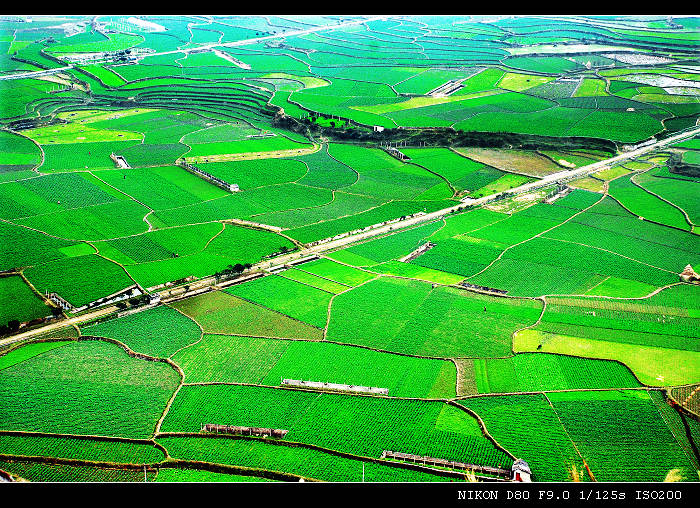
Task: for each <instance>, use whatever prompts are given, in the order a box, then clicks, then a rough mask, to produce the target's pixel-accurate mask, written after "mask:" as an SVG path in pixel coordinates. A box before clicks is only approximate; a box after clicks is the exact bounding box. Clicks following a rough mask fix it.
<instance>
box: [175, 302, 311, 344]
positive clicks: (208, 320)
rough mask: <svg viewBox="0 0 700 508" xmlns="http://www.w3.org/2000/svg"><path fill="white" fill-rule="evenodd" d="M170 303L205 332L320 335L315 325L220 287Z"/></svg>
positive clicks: (296, 335)
mask: <svg viewBox="0 0 700 508" xmlns="http://www.w3.org/2000/svg"><path fill="white" fill-rule="evenodd" d="M172 306H173V307H174V308H175V309H177V310H179V311H180V312H182V313H183V314H185V315H186V316H188V317H190V318H192V319H193V320H195V321H196V322H197V323H198V324H199V325H200V326H201V327H202V329H203V330H204V332H205V333H221V334H232V335H252V336H256V337H288V338H299V339H311V340H313V339H321V338H322V333H321V330H319V329H318V328H315V327H313V326H311V325H309V324H306V323H303V322H301V321H299V320H296V319H292V318H291V317H289V316H286V315H284V314H281V313H279V312H275V311H274V310H271V309H268V308H266V307H263V306H261V305H257V304H255V303H252V302H249V301H247V300H243V299H241V298H236V297H234V296H231V295H229V294H228V293H225V292H223V291H212V292H210V293H206V294H203V295H199V296H195V297H194V298H188V299H187V300H181V301H179V302H176V303H173V304H172Z"/></svg>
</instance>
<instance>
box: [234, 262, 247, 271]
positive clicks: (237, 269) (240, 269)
mask: <svg viewBox="0 0 700 508" xmlns="http://www.w3.org/2000/svg"><path fill="white" fill-rule="evenodd" d="M243 270H244V267H243V265H242V264H240V263H236V264H235V266H234V267H233V273H243Z"/></svg>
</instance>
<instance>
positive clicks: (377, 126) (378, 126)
mask: <svg viewBox="0 0 700 508" xmlns="http://www.w3.org/2000/svg"><path fill="white" fill-rule="evenodd" d="M372 129H373V130H374V132H382V131H383V130H384V127H382V126H380V125H375V126H374V127H373V128H372Z"/></svg>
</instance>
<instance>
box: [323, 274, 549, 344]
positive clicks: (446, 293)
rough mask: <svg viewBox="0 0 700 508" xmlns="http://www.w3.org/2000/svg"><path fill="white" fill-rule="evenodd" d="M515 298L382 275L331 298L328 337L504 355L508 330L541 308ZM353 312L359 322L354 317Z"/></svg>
mask: <svg viewBox="0 0 700 508" xmlns="http://www.w3.org/2000/svg"><path fill="white" fill-rule="evenodd" d="M516 302H517V303H515V305H513V304H511V305H509V304H508V303H506V302H505V301H503V300H501V299H498V298H495V297H491V296H482V295H478V294H474V293H469V292H467V291H462V290H459V289H454V288H447V287H437V288H431V285H430V284H427V283H423V282H418V281H411V280H403V279H392V278H387V277H383V278H381V279H378V280H376V281H371V282H368V283H367V284H364V285H362V286H359V287H357V288H355V289H353V290H352V291H348V292H346V293H343V294H341V295H339V296H337V297H336V298H335V299H334V300H333V305H332V307H331V319H330V322H329V326H328V335H327V338H328V339H329V340H335V341H338V342H345V343H348V344H358V345H364V346H369V347H374V348H377V349H382V350H385V351H394V352H397V353H408V354H417V355H426V356H441V357H474V356H476V357H479V356H505V355H508V354H509V353H510V334H511V333H512V332H513V331H515V329H517V328H519V327H523V326H527V325H530V324H533V323H534V322H535V321H536V320H537V318H538V317H539V314H540V313H541V310H542V306H541V304H540V302H537V301H532V300H519V301H516ZM489 308H490V310H489ZM484 309H486V310H484ZM357 312H361V313H362V315H363V316H365V317H364V319H363V321H362V322H357V321H356V320H355V319H354V318H353V315H355V314H356V313H357ZM464 329H469V330H470V333H469V334H464V333H463V332H462V330H464Z"/></svg>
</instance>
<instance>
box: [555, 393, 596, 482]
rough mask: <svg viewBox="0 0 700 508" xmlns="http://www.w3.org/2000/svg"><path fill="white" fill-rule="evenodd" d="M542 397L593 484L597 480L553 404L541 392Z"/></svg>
mask: <svg viewBox="0 0 700 508" xmlns="http://www.w3.org/2000/svg"><path fill="white" fill-rule="evenodd" d="M542 395H544V398H545V399H547V403H548V404H549V407H551V408H552V412H553V413H554V416H556V417H557V421H558V422H559V425H561V428H562V430H563V431H564V433H565V434H566V437H568V438H569V441H571V444H572V446H573V447H574V450H576V453H577V454H578V456H579V457H580V458H581V460H582V461H583V465H584V466H586V471H588V474H589V476H590V477H591V480H593V481H594V482H595V481H598V480H596V479H595V476H594V475H593V472H592V471H591V470H590V468H589V467H588V463H587V462H586V459H584V458H583V455H581V451H580V450H579V449H578V446H576V443H575V442H574V440H573V439H572V438H571V435H570V434H569V431H568V430H567V428H566V427H565V426H564V422H562V421H561V418H560V417H559V413H557V410H556V409H555V408H554V404H552V401H551V400H549V397H547V394H546V393H544V392H543V393H542Z"/></svg>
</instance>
